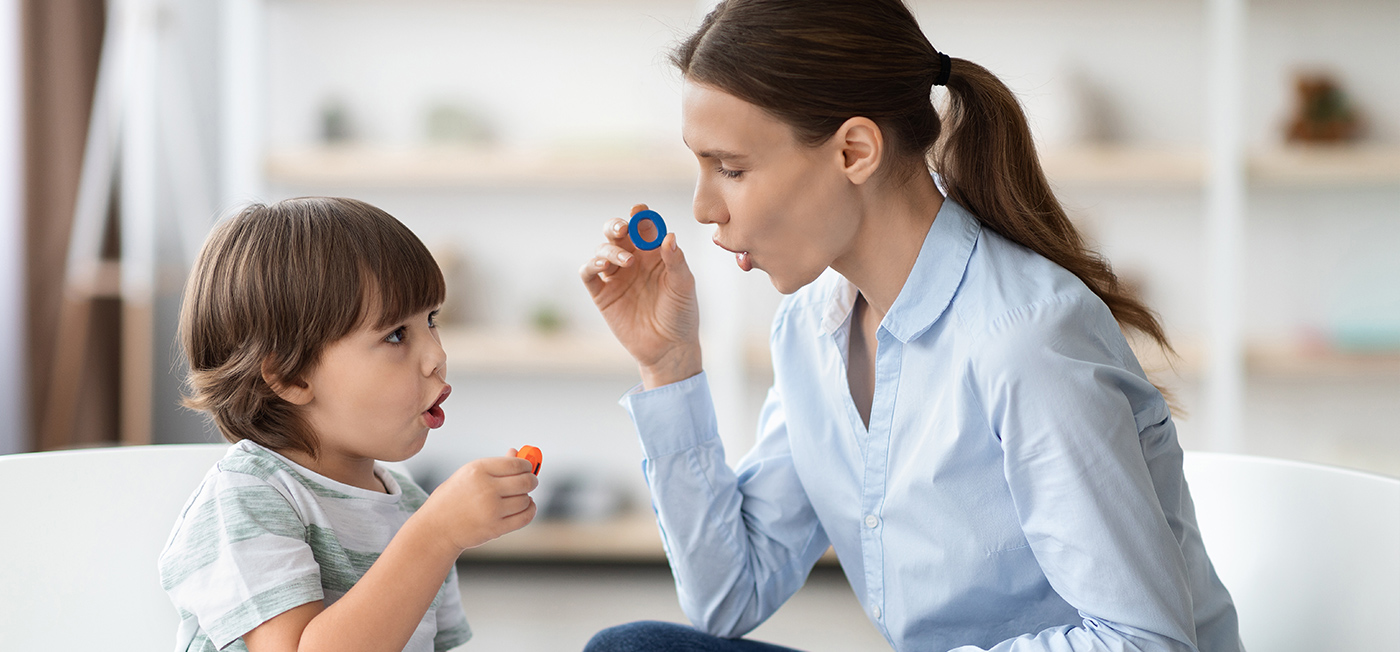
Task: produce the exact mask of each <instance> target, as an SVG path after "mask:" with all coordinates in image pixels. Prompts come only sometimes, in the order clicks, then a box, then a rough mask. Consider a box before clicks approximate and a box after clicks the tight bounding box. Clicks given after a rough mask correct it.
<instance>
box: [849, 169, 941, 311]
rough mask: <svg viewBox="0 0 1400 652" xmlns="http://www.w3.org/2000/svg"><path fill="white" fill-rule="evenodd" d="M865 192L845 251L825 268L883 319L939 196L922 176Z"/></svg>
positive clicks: (915, 255) (906, 274)
mask: <svg viewBox="0 0 1400 652" xmlns="http://www.w3.org/2000/svg"><path fill="white" fill-rule="evenodd" d="M862 190H865V189H864V188H862ZM865 192H866V196H864V197H862V198H861V199H862V201H861V208H860V211H861V213H860V216H859V219H860V225H859V226H858V227H857V231H856V236H855V239H854V240H853V241H852V243H851V248H850V249H849V250H847V252H846V253H845V254H844V255H842V256H841V257H839V258H837V259H836V260H835V261H833V262H832V264H831V268H832V269H834V270H836V271H837V272H840V274H841V275H842V276H844V277H845V278H846V280H848V281H850V282H851V283H853V284H855V286H856V288H857V289H859V290H860V293H861V295H863V296H864V297H865V300H866V302H867V303H868V304H870V308H871V309H872V310H874V311H875V312H876V313H877V314H878V315H879V316H880V317H881V318H883V317H884V315H885V313H887V312H889V309H890V306H892V305H894V301H895V299H896V298H897V297H899V292H900V290H902V289H903V288H904V282H905V281H906V280H908V278H909V272H910V270H912V269H914V262H915V261H917V260H918V258H919V251H920V250H921V249H922V248H923V245H924V238H925V237H927V236H928V230H929V227H931V226H932V225H933V220H934V217H935V216H936V215H938V210H939V209H940V208H942V207H943V194H942V193H940V192H939V191H938V187H937V186H936V185H934V182H933V177H931V176H928V175H923V174H921V175H918V177H917V178H915V179H914V180H912V181H910V182H909V183H906V184H893V183H888V182H887V183H886V184H878V185H874V186H871V187H870V188H869V189H868V190H865ZM877 323H878V322H877Z"/></svg>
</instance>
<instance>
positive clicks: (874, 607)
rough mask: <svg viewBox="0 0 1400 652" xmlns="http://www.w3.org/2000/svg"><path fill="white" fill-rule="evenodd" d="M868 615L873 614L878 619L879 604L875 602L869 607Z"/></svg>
mask: <svg viewBox="0 0 1400 652" xmlns="http://www.w3.org/2000/svg"><path fill="white" fill-rule="evenodd" d="M870 615H872V616H875V620H879V619H880V605H878V604H877V605H875V606H873V607H871V608H870Z"/></svg>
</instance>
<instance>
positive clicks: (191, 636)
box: [160, 440, 471, 652]
mask: <svg viewBox="0 0 1400 652" xmlns="http://www.w3.org/2000/svg"><path fill="white" fill-rule="evenodd" d="M374 472H375V475H377V476H378V477H379V479H380V480H381V481H383V483H384V486H385V487H386V488H387V489H388V490H389V493H387V494H386V493H379V492H375V491H368V490H365V489H360V488H358V487H352V486H350V485H347V484H342V483H340V482H336V481H334V480H331V479H330V478H327V477H325V476H322V475H318V474H316V473H313V472H312V471H310V470H307V469H306V468H305V467H302V466H299V465H298V464H296V463H294V462H292V461H291V460H289V459H287V458H285V457H282V456H281V455H278V454H277V453H274V452H272V451H271V450H268V449H266V448H263V447H262V446H259V445H257V444H255V443H253V442H251V441H247V440H243V441H240V442H238V443H237V444H235V445H233V446H232V447H230V449H229V452H228V454H227V455H225V456H224V459H222V460H220V461H219V463H218V464H215V465H214V468H213V469H210V470H209V473H208V474H207V475H205V476H204V482H203V483H202V484H200V486H199V489H197V490H195V492H194V495H193V496H191V497H190V500H189V502H188V503H186V504H185V509H184V511H183V512H182V513H181V514H180V518H179V520H177V521H176V522H175V529H174V530H173V531H172V532H171V533H170V540H169V541H167V542H166V544H165V550H164V551H163V552H161V554H160V579H161V584H162V585H163V586H164V587H165V590H166V592H168V593H169V594H170V599H171V600H172V601H174V603H175V607H176V608H177V609H178V610H179V612H180V631H179V635H178V639H177V645H176V647H175V649H176V650H177V652H187V651H198V652H206V651H212V650H222V649H225V648H228V649H232V650H245V649H246V648H245V647H244V646H243V641H242V638H241V637H242V636H243V635H244V634H246V633H247V632H249V631H250V630H252V629H253V628H254V627H257V626H258V625H261V624H262V623H264V622H266V621H267V620H268V619H270V618H272V617H273V616H276V615H278V614H280V613H282V612H284V611H287V610H288V609H291V608H293V607H297V606H300V605H303V604H306V603H308V602H315V601H317V600H325V604H326V606H330V605H331V604H332V603H333V602H335V601H336V600H338V599H339V598H340V597H341V596H343V595H345V593H346V592H347V591H349V590H350V587H351V586H354V584H355V582H357V581H359V579H360V578H361V577H363V576H364V574H365V572H366V571H368V570H369V567H370V565H371V564H373V563H374V561H375V560H376V559H378V558H379V554H380V553H381V552H383V551H384V548H385V547H386V546H388V545H389V540H390V539H392V538H393V536H394V534H395V533H397V532H398V531H399V528H400V527H402V526H403V524H404V522H405V521H407V520H408V517H409V516H411V515H413V512H414V511H416V510H417V509H418V508H419V507H421V506H422V505H423V502H424V501H426V500H427V499H428V495H427V494H426V493H424V492H423V490H422V489H420V488H419V487H418V485H416V484H414V483H413V481H412V480H410V479H409V478H408V477H406V476H404V475H402V474H399V473H396V472H394V471H391V470H389V469H388V468H386V467H384V466H383V465H381V464H376V465H375V469H374ZM457 591H458V589H457V571H456V569H453V570H452V572H450V573H449V574H448V575H447V580H446V581H445V582H443V584H442V587H441V588H439V589H438V594H437V597H436V598H434V599H433V604H432V606H430V607H429V608H428V612H427V613H426V614H424V615H423V620H422V621H421V622H419V623H418V628H417V629H416V630H414V632H413V637H412V638H411V639H409V641H408V645H407V646H406V647H405V648H404V650H411V651H413V652H430V651H441V650H448V649H451V648H453V647H456V646H458V645H461V644H462V643H465V642H466V641H467V639H469V638H471V629H469V628H468V626H467V619H466V616H465V615H464V614H463V613H462V603H461V596H460V595H459V594H458V592H457Z"/></svg>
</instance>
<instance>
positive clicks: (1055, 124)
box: [1036, 65, 1123, 148]
mask: <svg viewBox="0 0 1400 652" xmlns="http://www.w3.org/2000/svg"><path fill="white" fill-rule="evenodd" d="M1037 113H1038V114H1039V116H1038V117H1039V118H1040V119H1039V120H1037V121H1036V122H1037V127H1038V128H1037V132H1038V135H1039V136H1040V141H1041V143H1042V144H1044V145H1046V146H1050V147H1056V148H1064V147H1073V146H1079V145H1103V144H1109V143H1115V142H1118V141H1120V140H1122V139H1123V119H1122V115H1121V111H1119V109H1118V107H1117V106H1116V105H1115V102H1114V101H1113V97H1112V95H1111V94H1109V93H1108V91H1106V90H1105V89H1104V88H1103V86H1102V85H1101V84H1099V83H1098V82H1096V81H1095V80H1093V79H1091V78H1090V77H1089V75H1088V74H1087V73H1085V72H1084V69H1083V68H1082V67H1080V66H1076V65H1064V66H1061V67H1060V70H1059V72H1058V73H1057V74H1056V75H1054V76H1053V77H1052V78H1051V79H1050V82H1049V83H1048V84H1047V88H1046V101H1045V102H1044V104H1043V106H1042V108H1041V110H1040V111H1037Z"/></svg>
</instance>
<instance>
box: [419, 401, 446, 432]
mask: <svg viewBox="0 0 1400 652" xmlns="http://www.w3.org/2000/svg"><path fill="white" fill-rule="evenodd" d="M423 420H424V421H427V422H428V427H429V428H433V429H436V428H441V427H442V424H443V422H445V421H447V415H446V414H444V413H443V411H442V406H441V405H434V406H432V407H430V408H428V410H427V411H426V412H424V413H423Z"/></svg>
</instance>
